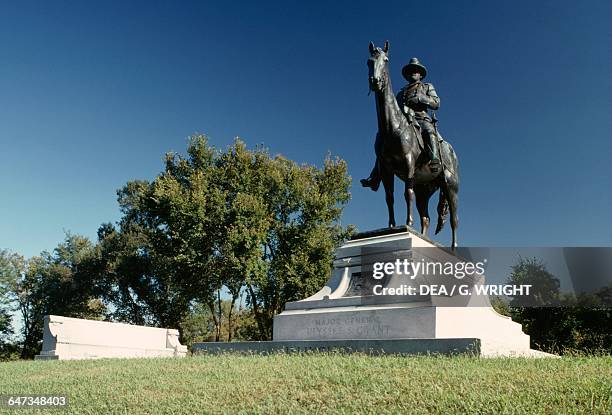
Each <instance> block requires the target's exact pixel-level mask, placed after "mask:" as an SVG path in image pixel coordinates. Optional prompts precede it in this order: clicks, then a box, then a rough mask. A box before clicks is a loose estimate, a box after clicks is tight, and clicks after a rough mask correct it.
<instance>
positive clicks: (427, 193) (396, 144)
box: [368, 42, 459, 249]
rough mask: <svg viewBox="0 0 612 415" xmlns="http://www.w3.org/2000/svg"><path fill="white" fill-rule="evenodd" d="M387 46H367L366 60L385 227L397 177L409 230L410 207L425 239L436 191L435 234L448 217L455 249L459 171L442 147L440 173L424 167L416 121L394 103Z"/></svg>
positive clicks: (450, 152)
mask: <svg viewBox="0 0 612 415" xmlns="http://www.w3.org/2000/svg"><path fill="white" fill-rule="evenodd" d="M388 51H389V42H385V46H384V49H381V48H378V47H375V46H374V44H373V43H372V42H370V58H369V59H368V68H369V75H368V80H369V84H370V90H371V91H374V93H375V96H376V113H377V115H378V133H377V134H376V144H375V150H376V157H377V163H378V169H379V173H380V177H381V179H382V183H383V187H384V189H385V200H386V202H387V209H388V210H389V227H394V226H395V212H394V209H393V190H394V189H393V188H394V181H395V177H394V176H397V177H399V178H400V179H401V180H403V181H404V183H405V187H404V197H405V199H406V205H407V219H406V224H407V225H408V226H412V223H413V219H412V201H413V199H414V197H415V195H416V205H417V210H418V212H419V215H420V216H421V233H422V234H423V235H427V230H428V228H429V199H430V198H431V196H432V195H433V194H434V193H435V192H436V190H438V189H440V201H439V203H438V224H437V226H436V234H437V233H438V232H440V230H442V227H443V226H444V222H445V221H446V216H447V213H448V211H450V221H451V228H452V243H451V248H452V249H455V248H456V247H457V225H458V219H457V207H458V206H457V201H458V200H457V194H458V192H459V167H458V162H457V156H456V155H455V151H454V150H453V147H452V146H451V145H450V144H449V143H448V142H447V141H442V143H441V145H440V152H441V160H442V165H443V168H442V170H441V171H439V172H436V173H433V172H432V171H431V170H430V168H429V165H428V161H429V160H428V154H427V151H426V150H425V149H424V145H423V140H422V138H421V136H420V132H419V130H418V124H417V122H416V120H414V119H412V118H411V117H406V116H405V115H404V114H403V113H402V111H401V110H400V108H399V105H398V103H397V101H396V98H395V94H394V93H393V87H392V86H391V77H390V76H389V57H388V55H387V52H388Z"/></svg>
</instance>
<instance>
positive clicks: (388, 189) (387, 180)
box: [381, 169, 395, 228]
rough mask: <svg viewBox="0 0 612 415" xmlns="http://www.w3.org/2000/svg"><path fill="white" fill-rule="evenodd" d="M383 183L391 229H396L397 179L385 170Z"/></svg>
mask: <svg viewBox="0 0 612 415" xmlns="http://www.w3.org/2000/svg"><path fill="white" fill-rule="evenodd" d="M381 173H382V182H383V187H384V188H385V201H386V202H387V210H388V211H389V227H390V228H393V227H395V210H394V209H393V202H394V201H393V190H394V180H395V177H394V176H393V173H390V172H389V171H388V170H387V169H383V171H382V172H381Z"/></svg>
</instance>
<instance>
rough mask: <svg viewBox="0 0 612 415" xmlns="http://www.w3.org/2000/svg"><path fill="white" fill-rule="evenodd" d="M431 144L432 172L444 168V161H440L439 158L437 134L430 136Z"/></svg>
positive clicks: (430, 167) (430, 166)
mask: <svg viewBox="0 0 612 415" xmlns="http://www.w3.org/2000/svg"><path fill="white" fill-rule="evenodd" d="M429 146H430V147H429V148H430V150H431V153H430V161H429V169H430V170H431V172H432V173H437V172H439V171H440V169H441V168H442V163H441V162H440V159H439V158H438V154H440V152H439V151H438V148H439V147H438V137H437V136H436V135H432V136H430V137H429Z"/></svg>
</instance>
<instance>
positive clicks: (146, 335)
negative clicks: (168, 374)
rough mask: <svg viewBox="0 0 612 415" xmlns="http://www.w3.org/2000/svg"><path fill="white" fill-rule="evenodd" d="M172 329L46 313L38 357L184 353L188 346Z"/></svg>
mask: <svg viewBox="0 0 612 415" xmlns="http://www.w3.org/2000/svg"><path fill="white" fill-rule="evenodd" d="M178 337H179V332H178V330H173V329H162V328H156V327H144V326H136V325H130V324H123V323H108V322H105V321H95V320H85V319H80V318H70V317H62V316H53V315H50V316H45V328H44V334H43V348H42V351H41V353H40V355H38V356H36V357H35V359H36V360H41V359H53V360H57V359H60V360H68V359H97V358H104V357H124V358H125V357H164V356H166V357H183V356H185V355H186V353H187V347H186V346H183V345H181V344H180V343H179V339H178Z"/></svg>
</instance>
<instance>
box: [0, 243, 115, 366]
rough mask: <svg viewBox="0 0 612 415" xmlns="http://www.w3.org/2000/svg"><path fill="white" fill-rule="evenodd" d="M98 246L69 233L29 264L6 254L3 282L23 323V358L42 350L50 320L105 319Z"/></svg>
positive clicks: (19, 257)
mask: <svg viewBox="0 0 612 415" xmlns="http://www.w3.org/2000/svg"><path fill="white" fill-rule="evenodd" d="M93 254H94V246H93V245H92V243H91V242H90V241H89V240H88V239H87V238H84V237H81V236H78V235H71V234H67V235H66V238H65V239H64V241H62V242H61V243H60V244H58V246H57V247H56V248H55V250H54V251H53V253H49V252H43V253H42V254H41V255H40V256H37V257H33V258H30V259H29V260H25V259H24V258H23V257H21V256H19V255H16V254H7V253H6V252H5V253H4V254H3V255H2V258H3V259H2V261H1V262H2V267H1V268H0V269H1V271H2V281H3V284H6V286H7V287H8V292H9V294H8V300H9V302H10V303H11V305H12V307H13V311H17V313H18V315H19V317H20V319H21V323H22V324H21V333H20V335H21V357H22V358H31V357H33V356H34V355H35V354H36V353H38V352H39V351H40V347H41V341H42V332H43V321H44V316H45V315H49V314H57V315H62V316H67V317H77V318H89V319H92V318H93V319H96V318H101V317H102V315H103V312H104V306H103V304H102V302H101V301H100V300H99V298H97V296H96V290H97V288H96V285H95V282H94V281H93V279H92V275H93V273H92V271H93V269H92V268H91V264H92V262H91V259H92V255H93Z"/></svg>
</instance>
